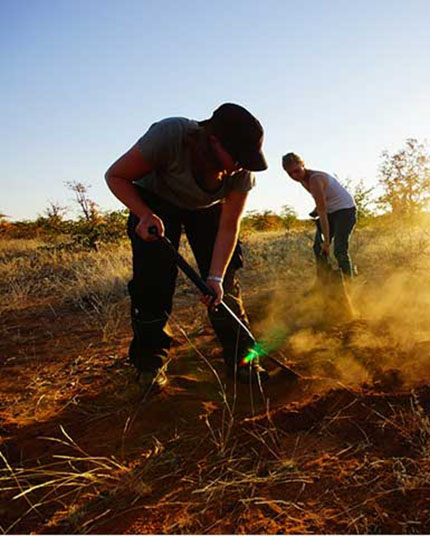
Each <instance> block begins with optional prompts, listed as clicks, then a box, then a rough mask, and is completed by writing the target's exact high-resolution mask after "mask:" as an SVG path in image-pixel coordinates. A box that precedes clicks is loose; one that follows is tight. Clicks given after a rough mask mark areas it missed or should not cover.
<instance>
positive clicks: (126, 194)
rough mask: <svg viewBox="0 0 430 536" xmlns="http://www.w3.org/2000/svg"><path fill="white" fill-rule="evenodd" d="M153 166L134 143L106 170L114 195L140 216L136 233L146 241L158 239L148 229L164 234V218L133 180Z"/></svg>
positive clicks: (106, 176)
mask: <svg viewBox="0 0 430 536" xmlns="http://www.w3.org/2000/svg"><path fill="white" fill-rule="evenodd" d="M152 169H153V166H152V165H151V164H150V163H149V162H148V161H147V160H145V159H144V158H143V156H142V154H141V151H140V149H139V147H138V145H137V144H136V145H134V146H133V147H132V148H131V149H130V150H129V151H127V152H126V153H125V154H124V155H122V156H121V157H120V158H119V159H118V160H117V161H116V162H114V163H113V164H112V165H111V166H110V168H109V169H108V170H107V171H106V174H105V179H106V182H107V184H108V186H109V188H110V189H111V191H112V192H113V193H114V195H115V196H116V197H117V198H118V199H119V200H120V201H122V202H123V203H124V205H125V206H126V207H127V208H129V209H130V210H131V212H133V214H135V215H136V216H137V217H138V218H139V223H138V224H137V226H136V233H137V234H138V235H139V236H140V237H141V238H143V240H146V241H152V240H157V237H155V236H153V235H150V234H149V232H148V229H149V228H150V227H152V226H155V227H156V228H157V231H158V234H159V235H161V236H163V235H164V225H163V222H162V220H161V219H160V218H159V217H158V216H156V215H155V214H154V213H153V212H152V210H151V209H150V208H149V207H148V205H146V204H145V203H144V202H143V201H142V199H141V198H140V196H139V192H138V187H137V186H135V185H134V184H133V181H135V180H137V179H140V178H141V177H143V176H144V175H146V174H148V173H149V172H150V171H152Z"/></svg>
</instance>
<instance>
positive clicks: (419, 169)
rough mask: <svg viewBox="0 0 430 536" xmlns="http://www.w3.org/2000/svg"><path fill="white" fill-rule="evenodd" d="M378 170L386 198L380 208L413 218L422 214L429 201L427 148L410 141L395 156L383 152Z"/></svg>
mask: <svg viewBox="0 0 430 536" xmlns="http://www.w3.org/2000/svg"><path fill="white" fill-rule="evenodd" d="M381 158H382V163H381V165H380V168H379V176H380V180H379V184H380V186H381V187H382V189H383V194H382V195H381V196H380V198H379V200H378V204H379V205H380V206H381V207H382V208H384V209H386V208H388V209H389V210H391V212H392V213H393V214H396V215H402V216H411V215H413V214H416V213H417V212H419V211H421V210H423V209H424V208H426V206H427V205H428V202H429V199H430V154H429V152H428V148H427V144H425V143H419V142H418V140H416V139H414V138H410V139H407V140H406V143H405V147H404V148H403V149H400V150H399V151H397V152H396V153H394V154H389V153H388V151H384V152H383V153H382V155H381Z"/></svg>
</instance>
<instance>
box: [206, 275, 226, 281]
mask: <svg viewBox="0 0 430 536" xmlns="http://www.w3.org/2000/svg"><path fill="white" fill-rule="evenodd" d="M206 281H215V283H222V282H223V278H222V277H219V276H217V275H210V274H209V275H208V276H207V278H206Z"/></svg>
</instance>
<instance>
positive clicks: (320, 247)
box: [282, 153, 356, 280]
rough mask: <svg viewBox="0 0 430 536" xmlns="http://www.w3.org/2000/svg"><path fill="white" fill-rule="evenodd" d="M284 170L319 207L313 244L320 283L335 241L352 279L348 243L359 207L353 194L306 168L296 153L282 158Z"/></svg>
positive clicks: (342, 267) (341, 263)
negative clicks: (331, 244) (331, 245)
mask: <svg viewBox="0 0 430 536" xmlns="http://www.w3.org/2000/svg"><path fill="white" fill-rule="evenodd" d="M282 167H283V168H284V170H285V171H286V172H287V173H288V175H289V176H290V177H291V178H292V179H293V180H295V181H297V182H300V183H301V185H302V186H303V187H304V188H306V190H308V192H309V193H310V194H311V195H312V197H313V198H314V200H315V204H316V208H315V210H314V211H312V212H311V215H312V216H316V215H318V217H319V219H318V220H317V231H316V234H315V241H314V253H315V258H316V263H317V277H318V280H321V278H322V274H323V270H324V262H325V260H324V257H323V255H326V256H328V255H329V253H330V243H331V241H332V240H334V256H335V257H336V260H337V262H338V264H339V268H340V270H342V273H343V275H344V276H346V277H347V278H351V277H352V275H353V270H352V263H351V257H350V255H349V240H350V236H351V233H352V231H353V229H354V226H355V223H356V207H355V202H354V199H353V197H352V195H351V194H350V193H349V192H348V191H347V190H346V189H345V188H344V187H343V186H342V185H341V184H340V183H339V181H337V180H336V179H335V178H334V177H332V176H331V175H329V174H328V173H325V172H323V171H315V170H312V169H307V168H306V167H305V163H304V161H303V159H302V158H301V157H300V156H298V155H297V154H294V153H288V154H286V155H285V156H284V157H283V158H282Z"/></svg>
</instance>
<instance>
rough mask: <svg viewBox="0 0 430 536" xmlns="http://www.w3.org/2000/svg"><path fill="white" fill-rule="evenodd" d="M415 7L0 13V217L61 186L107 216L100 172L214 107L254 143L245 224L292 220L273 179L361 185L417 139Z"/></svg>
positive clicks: (424, 115) (67, 5)
mask: <svg viewBox="0 0 430 536" xmlns="http://www.w3.org/2000/svg"><path fill="white" fill-rule="evenodd" d="M429 8H430V4H429V2H428V0H408V1H407V2H405V1H404V0H401V1H399V0H371V1H369V0H360V1H359V2H351V1H350V0H297V1H296V0H264V1H262V0H228V1H227V0H216V1H206V2H204V1H197V0H194V1H192V0H174V1H173V0H163V1H161V0H0V73H1V80H0V82H1V83H0V111H1V121H0V158H1V175H0V187H1V200H0V213H4V214H7V215H9V216H10V217H11V218H12V219H24V218H33V217H35V216H37V215H38V214H40V213H42V212H43V210H44V208H45V207H46V206H47V202H48V201H54V202H59V203H60V204H67V205H70V206H72V204H73V203H72V201H71V198H72V194H71V193H70V192H69V191H67V190H66V188H65V186H64V181H72V180H79V181H83V182H86V183H89V184H91V185H92V188H91V190H90V193H91V196H92V197H93V198H94V199H95V201H97V202H98V203H99V204H100V206H101V207H102V208H105V209H112V208H119V207H120V203H119V202H118V201H116V200H115V198H114V197H113V196H112V194H111V193H110V192H109V190H108V189H107V186H106V185H105V182H104V178H103V176H104V172H105V170H106V169H107V168H108V167H109V165H110V164H111V163H112V162H113V161H114V160H115V159H116V158H117V157H118V156H120V154H122V153H123V152H124V151H125V150H127V149H128V148H129V147H130V146H131V145H132V144H133V143H134V142H135V141H136V140H137V138H138V137H140V136H141V135H142V134H143V133H144V132H145V130H146V129H147V128H148V127H149V126H150V124H151V123H152V122H154V121H156V120H158V119H161V118H164V117H169V116H178V115H179V116H185V117H190V118H193V119H205V118H207V117H209V116H210V115H211V113H212V111H213V109H215V108H216V107H217V106H218V105H219V104H221V103H222V102H237V103H239V104H242V105H244V106H245V107H247V108H248V109H249V110H250V111H251V112H253V113H254V114H255V115H256V116H257V117H258V118H259V119H260V121H261V122H262V124H263V126H264V127H265V131H266V137H265V152H266V155H267V160H268V162H269V170H268V171H266V172H263V173H258V174H257V187H256V188H255V189H254V190H253V191H252V192H251V194H250V200H249V205H248V208H249V209H259V210H262V209H272V210H279V209H280V207H281V206H282V205H284V204H286V203H288V204H290V205H292V206H293V207H294V208H295V209H296V210H297V211H298V212H299V214H301V215H302V214H305V213H306V211H307V210H308V209H310V208H311V205H312V202H311V199H310V198H309V195H308V194H306V192H304V191H302V190H301V187H300V185H297V184H295V183H293V182H291V181H290V180H289V179H288V178H287V176H286V175H285V173H284V172H283V171H282V169H281V164H280V158H281V156H282V154H284V153H285V152H288V151H291V150H293V151H295V152H298V153H299V154H301V155H302V156H303V157H304V158H305V160H306V162H307V164H308V166H309V167H311V168H314V169H322V170H325V171H328V172H332V173H336V174H338V175H339V176H340V177H342V178H345V177H350V178H351V179H353V180H354V181H358V180H359V179H364V181H365V183H367V184H369V185H371V184H374V183H375V180H376V176H377V168H378V163H379V157H380V153H381V151H382V150H384V149H388V150H390V151H392V150H396V149H398V148H400V147H401V146H402V145H403V143H404V140H405V139H406V138H408V137H416V138H418V139H420V140H424V139H429V138H430V135H429V134H430V123H429V120H430V98H429V88H430V68H429V66H430V63H429V58H430V32H429V27H430V25H429Z"/></svg>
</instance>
